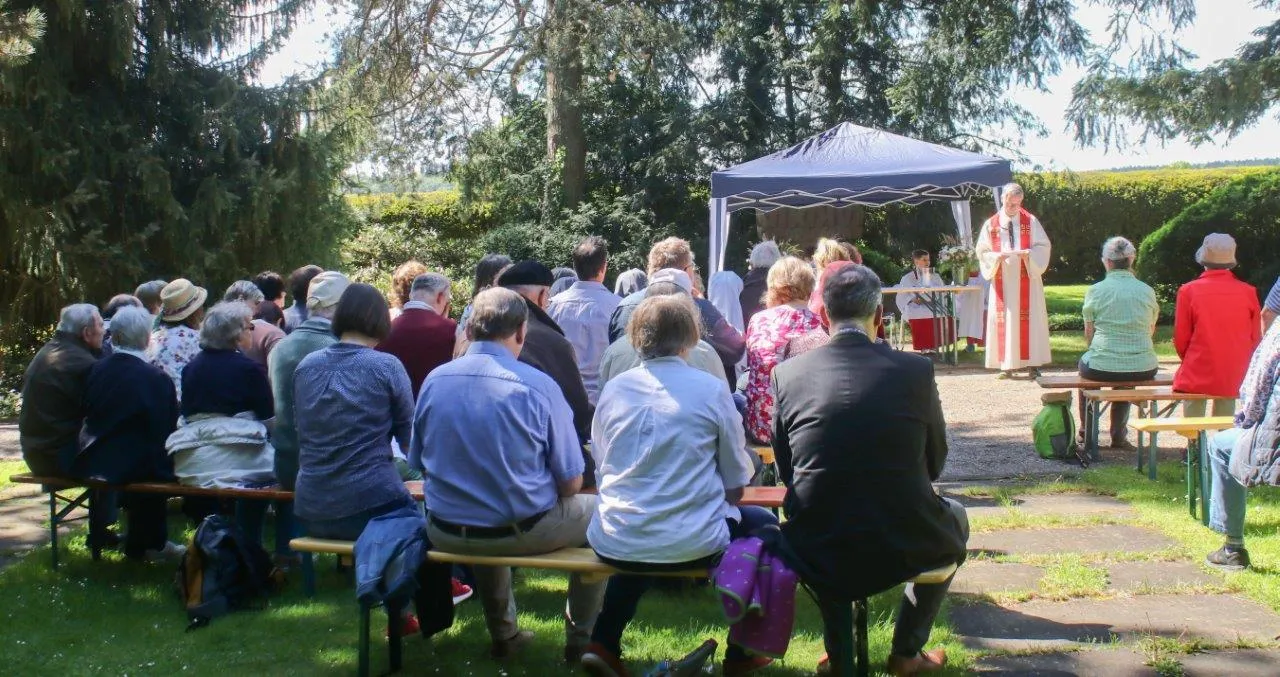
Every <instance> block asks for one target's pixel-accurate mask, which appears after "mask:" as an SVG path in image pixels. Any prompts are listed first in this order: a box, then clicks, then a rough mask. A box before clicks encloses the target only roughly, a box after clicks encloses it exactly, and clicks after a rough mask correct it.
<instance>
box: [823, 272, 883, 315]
mask: <svg viewBox="0 0 1280 677" xmlns="http://www.w3.org/2000/svg"><path fill="white" fill-rule="evenodd" d="M882 294H883V291H882V289H881V285H880V276H878V275H876V273H875V271H874V270H871V269H870V268H868V267H866V266H863V265H860V264H857V263H855V264H853V265H849V266H845V267H844V268H841V269H840V270H838V271H836V272H835V273H832V274H831V276H830V277H828V278H827V281H826V283H825V284H824V285H823V289H822V302H823V304H824V305H825V306H826V307H827V317H828V318H830V320H831V322H832V324H836V323H840V322H848V321H850V320H855V321H860V320H868V319H871V318H872V317H874V316H875V314H876V308H879V307H880V304H881V303H882V302H883V297H882Z"/></svg>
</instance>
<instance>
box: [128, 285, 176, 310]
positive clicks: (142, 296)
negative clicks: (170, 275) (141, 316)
mask: <svg viewBox="0 0 1280 677" xmlns="http://www.w3.org/2000/svg"><path fill="white" fill-rule="evenodd" d="M167 284H169V283H168V282H165V281H164V280H152V281H150V282H143V283H142V284H140V285H138V288H137V289H135V290H133V295H134V296H136V297H138V300H139V301H142V305H143V306H144V307H146V309H147V310H152V309H153V308H157V307H159V306H160V290H161V289H164V287H165V285H167Z"/></svg>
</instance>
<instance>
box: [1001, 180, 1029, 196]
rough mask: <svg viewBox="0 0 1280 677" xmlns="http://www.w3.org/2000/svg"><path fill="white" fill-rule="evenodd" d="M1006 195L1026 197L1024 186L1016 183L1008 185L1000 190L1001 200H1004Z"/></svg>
mask: <svg viewBox="0 0 1280 677" xmlns="http://www.w3.org/2000/svg"><path fill="white" fill-rule="evenodd" d="M1006 195H1025V193H1024V192H1023V191H1022V186H1020V185H1018V184H1016V183H1006V184H1004V186H1002V187H1001V188H1000V198H1001V199H1004V196H1006Z"/></svg>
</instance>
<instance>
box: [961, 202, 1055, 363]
mask: <svg viewBox="0 0 1280 677" xmlns="http://www.w3.org/2000/svg"><path fill="white" fill-rule="evenodd" d="M1022 198H1023V192H1022V186H1019V185H1018V184H1016V183H1011V184H1009V185H1007V186H1005V187H1004V193H1003V196H1002V203H1003V204H1002V207H1001V209H1000V211H998V212H996V213H995V215H993V216H992V217H991V218H990V219H987V222H986V223H984V224H983V226H982V232H981V233H979V234H978V239H977V242H976V243H975V249H976V253H977V255H978V263H979V265H980V267H981V271H982V277H983V278H985V279H987V280H989V281H990V282H991V293H990V298H989V299H988V302H987V332H986V334H987V336H986V339H987V340H986V343H987V359H986V366H987V368H988V369H999V370H1000V371H1001V372H1002V374H1001V375H1002V376H1007V375H1008V374H1009V373H1010V372H1012V371H1014V370H1018V369H1028V368H1029V369H1030V370H1031V373H1032V376H1036V375H1038V373H1039V370H1038V369H1037V367H1039V366H1041V365H1045V364H1049V362H1050V361H1051V360H1052V357H1051V355H1050V354H1049V313H1048V311H1047V310H1046V308H1045V301H1044V281H1043V279H1042V276H1043V275H1044V271H1045V269H1047V268H1048V267H1049V253H1050V245H1049V236H1048V235H1046V234H1045V232H1044V227H1043V226H1041V225H1040V220H1039V219H1037V218H1036V217H1035V216H1034V215H1032V214H1031V212H1028V211H1027V210H1025V209H1023V208H1022Z"/></svg>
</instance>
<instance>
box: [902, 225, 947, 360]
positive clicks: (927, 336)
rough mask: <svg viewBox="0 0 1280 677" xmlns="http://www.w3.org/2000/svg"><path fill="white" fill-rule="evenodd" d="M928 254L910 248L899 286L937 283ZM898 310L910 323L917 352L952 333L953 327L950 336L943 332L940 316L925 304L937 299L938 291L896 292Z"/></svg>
mask: <svg viewBox="0 0 1280 677" xmlns="http://www.w3.org/2000/svg"><path fill="white" fill-rule="evenodd" d="M930 262H931V258H930V256H929V252H927V251H925V250H923V249H917V250H915V251H913V252H911V263H912V266H911V270H910V271H908V272H907V274H906V275H903V276H902V280H901V281H899V282H898V286H899V287H905V288H919V287H941V286H942V280H940V279H938V276H937V275H936V274H934V273H933V272H932V270H931V269H930V267H929V264H930ZM896 296H897V299H896V300H897V302H898V310H899V311H900V312H901V313H902V319H904V320H906V321H907V322H908V323H910V325H911V347H912V348H913V349H915V351H916V352H918V353H923V352H932V351H934V350H937V349H939V348H941V347H942V346H941V345H939V339H942V343H946V339H947V338H950V336H955V333H954V331H953V332H952V333H951V334H950V336H947V335H944V332H945V331H946V328H945V327H942V326H941V322H942V319H941V318H939V317H937V316H936V315H935V314H934V312H933V309H932V308H930V306H929V304H930V303H931V302H932V301H934V300H935V299H936V300H941V299H942V297H941V295H934V296H932V297H931V296H929V295H925V294H916V293H904V294H897V295H896Z"/></svg>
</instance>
